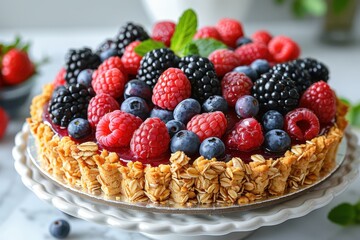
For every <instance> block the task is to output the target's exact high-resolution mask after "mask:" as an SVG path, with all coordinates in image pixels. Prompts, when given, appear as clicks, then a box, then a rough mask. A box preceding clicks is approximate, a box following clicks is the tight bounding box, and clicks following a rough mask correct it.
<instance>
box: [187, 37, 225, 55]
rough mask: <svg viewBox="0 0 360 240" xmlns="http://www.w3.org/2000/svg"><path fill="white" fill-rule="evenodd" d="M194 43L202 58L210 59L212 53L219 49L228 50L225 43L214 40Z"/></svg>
mask: <svg viewBox="0 0 360 240" xmlns="http://www.w3.org/2000/svg"><path fill="white" fill-rule="evenodd" d="M193 43H194V44H195V45H196V46H197V48H198V49H199V55H200V56H201V57H208V56H209V55H210V53H212V52H213V51H215V50H217V49H226V48H227V46H226V45H225V44H224V43H222V42H220V41H217V40H215V39H213V38H205V39H196V40H193Z"/></svg>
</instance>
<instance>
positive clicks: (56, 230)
mask: <svg viewBox="0 0 360 240" xmlns="http://www.w3.org/2000/svg"><path fill="white" fill-rule="evenodd" d="M49 231H50V234H51V235H52V236H53V237H55V238H57V239H64V238H66V237H67V236H68V235H69V233H70V224H69V223H68V222H67V221H66V220H62V219H60V220H56V221H55V222H52V223H51V224H50V228H49Z"/></svg>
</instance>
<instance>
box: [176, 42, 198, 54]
mask: <svg viewBox="0 0 360 240" xmlns="http://www.w3.org/2000/svg"><path fill="white" fill-rule="evenodd" d="M178 55H179V56H180V57H184V56H187V55H199V49H198V47H197V46H196V44H195V43H192V42H191V43H188V44H187V45H186V46H185V47H184V49H182V50H181V51H180V52H179V53H178Z"/></svg>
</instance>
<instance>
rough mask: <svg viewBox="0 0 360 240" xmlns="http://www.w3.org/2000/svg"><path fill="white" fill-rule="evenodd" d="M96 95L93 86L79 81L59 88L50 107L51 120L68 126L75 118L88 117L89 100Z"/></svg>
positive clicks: (62, 125)
mask: <svg viewBox="0 0 360 240" xmlns="http://www.w3.org/2000/svg"><path fill="white" fill-rule="evenodd" d="M94 95H95V93H94V91H93V89H92V88H87V87H86V86H84V85H82V84H79V83H76V84H69V85H67V86H62V87H59V88H57V89H56V90H55V91H54V93H53V95H52V98H51V101H50V103H49V107H48V111H49V114H50V118H51V120H52V121H53V123H54V124H56V125H60V126H61V127H67V126H68V124H69V122H70V121H71V120H73V119H75V118H84V119H87V110H88V105H89V101H90V99H91V98H92V97H93V96H94Z"/></svg>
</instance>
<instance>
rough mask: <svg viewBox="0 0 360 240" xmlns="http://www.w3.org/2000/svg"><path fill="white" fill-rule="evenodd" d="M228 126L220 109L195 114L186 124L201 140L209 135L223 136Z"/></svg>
mask: <svg viewBox="0 0 360 240" xmlns="http://www.w3.org/2000/svg"><path fill="white" fill-rule="evenodd" d="M226 127H227V120H226V117H225V115H224V113H222V112H220V111H216V112H211V113H202V114H198V115H195V116H194V117H193V118H191V120H190V121H189V122H188V123H187V125H186V129H187V130H189V131H192V132H194V133H196V135H198V137H199V138H200V141H201V142H202V141H203V140H204V139H205V138H208V137H218V138H221V137H222V135H223V134H224V133H225V131H226Z"/></svg>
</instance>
